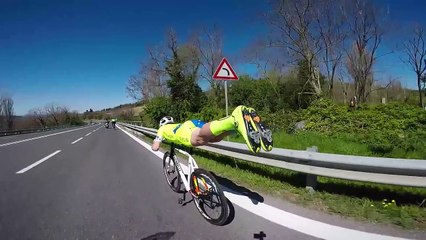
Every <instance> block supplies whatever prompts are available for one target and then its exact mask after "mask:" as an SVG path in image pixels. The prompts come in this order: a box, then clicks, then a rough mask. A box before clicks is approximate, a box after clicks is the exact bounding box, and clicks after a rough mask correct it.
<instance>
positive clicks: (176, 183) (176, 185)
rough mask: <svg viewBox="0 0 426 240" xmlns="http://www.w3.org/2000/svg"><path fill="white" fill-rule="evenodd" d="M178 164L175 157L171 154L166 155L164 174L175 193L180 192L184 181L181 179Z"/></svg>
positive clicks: (164, 157) (164, 158)
mask: <svg viewBox="0 0 426 240" xmlns="http://www.w3.org/2000/svg"><path fill="white" fill-rule="evenodd" d="M176 164H179V163H177V162H176V159H175V156H174V155H170V152H166V153H164V156H163V173H164V176H165V177H166V181H167V184H169V186H170V188H171V189H172V190H173V191H174V192H179V191H180V186H181V184H182V180H181V179H180V175H179V170H178V168H177V165H176Z"/></svg>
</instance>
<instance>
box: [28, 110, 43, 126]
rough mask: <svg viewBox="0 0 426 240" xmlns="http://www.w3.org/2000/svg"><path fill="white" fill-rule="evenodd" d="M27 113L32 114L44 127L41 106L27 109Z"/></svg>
mask: <svg viewBox="0 0 426 240" xmlns="http://www.w3.org/2000/svg"><path fill="white" fill-rule="evenodd" d="M29 114H30V115H32V116H34V119H35V120H36V121H37V122H38V123H39V124H40V125H41V127H43V128H45V127H46V125H47V124H46V120H45V118H46V114H45V112H44V111H43V109H41V108H33V109H31V110H30V111H29Z"/></svg>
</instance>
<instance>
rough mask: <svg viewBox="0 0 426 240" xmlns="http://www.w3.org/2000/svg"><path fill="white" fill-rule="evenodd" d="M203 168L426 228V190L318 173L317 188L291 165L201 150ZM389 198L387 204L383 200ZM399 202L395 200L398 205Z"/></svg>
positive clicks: (322, 204) (352, 212) (339, 210)
mask: <svg viewBox="0 0 426 240" xmlns="http://www.w3.org/2000/svg"><path fill="white" fill-rule="evenodd" d="M194 153H195V157H196V159H197V163H198V164H199V166H200V167H203V168H206V169H208V170H210V171H213V172H214V173H215V174H217V175H219V176H221V177H225V178H227V179H229V180H231V181H233V182H234V183H235V184H238V185H243V186H246V187H248V188H250V189H251V190H252V191H258V192H259V193H261V194H268V195H272V196H275V197H279V198H282V199H285V200H287V201H290V202H293V203H296V204H299V205H302V206H305V207H309V208H312V209H315V210H320V211H323V212H327V213H331V214H338V215H342V216H345V217H349V218H353V219H357V220H364V221H368V222H374V223H383V224H391V225H395V226H399V227H402V228H406V229H421V230H426V209H425V206H424V205H425V204H424V205H423V206H420V204H421V203H422V202H423V201H424V200H425V199H426V189H422V188H412V187H399V186H390V185H381V184H373V183H362V182H354V181H346V180H340V179H333V178H328V177H318V188H317V191H316V192H314V193H311V192H309V191H307V190H306V189H305V177H306V176H305V175H304V174H302V173H297V172H293V171H289V170H285V169H280V168H275V167H269V166H264V165H260V164H256V163H251V162H246V161H242V160H236V159H231V158H228V157H223V156H219V155H216V154H211V153H206V152H203V151H200V150H197V151H195V152H194ZM384 199H387V201H386V203H391V204H387V206H386V207H385V204H383V201H384ZM392 200H395V202H396V203H395V204H394V203H392Z"/></svg>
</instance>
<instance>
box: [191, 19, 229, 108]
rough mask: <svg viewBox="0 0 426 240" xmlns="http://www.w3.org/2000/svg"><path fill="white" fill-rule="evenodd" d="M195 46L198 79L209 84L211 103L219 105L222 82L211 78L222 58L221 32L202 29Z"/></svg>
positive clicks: (214, 28) (213, 28)
mask: <svg viewBox="0 0 426 240" xmlns="http://www.w3.org/2000/svg"><path fill="white" fill-rule="evenodd" d="M196 46H197V48H198V52H199V54H200V67H201V69H200V77H201V79H204V80H205V81H207V82H208V83H209V85H210V90H211V93H212V97H213V103H216V104H217V103H220V102H221V99H222V98H221V97H222V89H223V85H224V82H223V81H216V80H213V79H212V76H213V74H214V72H215V71H216V68H217V66H218V65H219V63H220V60H221V59H222V58H223V52H222V49H223V37H222V32H221V31H220V30H219V28H218V27H216V26H213V27H212V28H211V29H209V28H205V29H203V31H202V33H201V34H199V35H198V38H197V40H196Z"/></svg>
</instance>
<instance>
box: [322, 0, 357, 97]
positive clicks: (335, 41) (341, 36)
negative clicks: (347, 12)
mask: <svg viewBox="0 0 426 240" xmlns="http://www.w3.org/2000/svg"><path fill="white" fill-rule="evenodd" d="M317 4H318V7H317V8H316V12H315V18H316V21H317V24H318V31H319V33H320V40H321V42H322V47H323V51H322V52H321V56H322V65H323V67H324V68H325V72H326V76H327V82H328V94H329V96H330V97H333V89H334V80H335V77H336V72H337V68H338V67H339V66H340V65H341V62H342V56H343V53H344V51H343V47H344V43H345V40H346V38H347V36H348V33H349V31H348V30H346V29H347V26H345V19H344V15H343V13H342V8H343V6H344V4H345V2H344V1H335V0H319V1H318V3H317Z"/></svg>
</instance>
